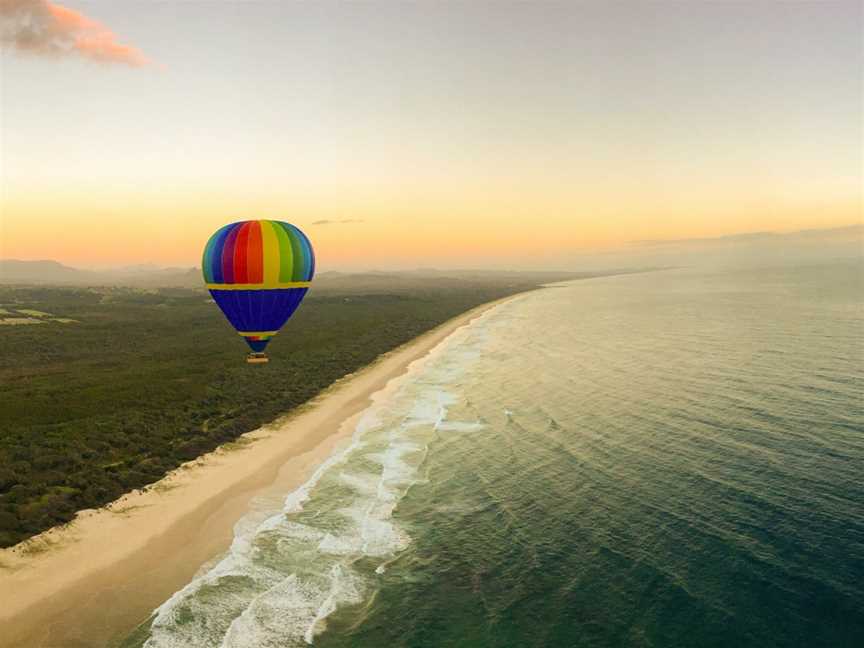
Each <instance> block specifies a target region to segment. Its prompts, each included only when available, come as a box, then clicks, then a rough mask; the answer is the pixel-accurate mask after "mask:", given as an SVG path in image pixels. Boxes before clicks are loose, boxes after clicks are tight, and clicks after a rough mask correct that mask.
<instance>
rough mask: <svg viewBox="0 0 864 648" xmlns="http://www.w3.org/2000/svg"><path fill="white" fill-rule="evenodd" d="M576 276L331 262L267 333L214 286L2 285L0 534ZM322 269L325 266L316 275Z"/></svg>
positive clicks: (8, 540) (172, 462)
mask: <svg viewBox="0 0 864 648" xmlns="http://www.w3.org/2000/svg"><path fill="white" fill-rule="evenodd" d="M565 278H574V275H572V274H571V275H542V276H541V275H535V276H529V275H513V274H507V275H491V274H490V275H465V276H462V277H457V278H454V277H443V276H412V275H410V274H405V275H392V276H390V275H378V274H370V275H364V276H355V277H346V276H344V275H336V276H333V277H330V278H326V277H325V278H322V280H321V281H320V286H319V284H318V283H316V287H315V289H313V290H312V291H311V292H310V294H309V296H308V297H307V299H306V301H305V302H304V303H303V305H302V306H301V308H300V309H299V311H298V312H297V313H296V315H295V316H294V318H293V319H292V320H291V321H290V322H289V323H288V324H287V325H286V327H285V328H284V329H283V331H282V333H280V335H279V336H277V337H276V338H275V340H274V342H273V343H272V344H271V345H270V347H269V348H268V353H269V355H270V356H271V359H272V361H271V362H270V364H269V365H263V366H250V365H247V364H246V363H245V362H244V356H245V353H246V351H247V349H246V347H245V344H244V343H243V340H242V339H241V338H240V337H239V336H237V335H236V333H235V332H234V331H233V329H232V328H231V327H230V326H229V325H228V323H227V322H226V321H225V320H224V318H223V317H222V315H221V313H220V312H219V310H218V308H216V307H215V305H214V304H213V303H210V299H209V294H208V293H206V292H205V291H204V290H203V289H201V290H198V289H188V288H159V289H141V288H138V289H134V288H123V287H98V288H93V287H90V288H86V287H44V286H41V287H32V286H31V287H26V286H5V287H0V308H3V309H6V311H7V312H8V313H9V314H10V315H13V314H20V313H24V312H26V311H31V312H35V311H39V312H42V313H50V314H51V316H52V318H54V319H56V320H58V321H50V320H49V319H48V318H46V317H45V316H44V315H40V316H35V317H40V318H41V319H42V321H41V323H40V324H39V325H38V326H36V325H31V326H4V327H0V384H2V389H0V546H10V545H13V544H15V543H18V542H20V541H22V540H24V539H26V538H28V537H30V536H32V535H34V534H37V533H39V532H40V531H43V530H45V529H47V528H49V527H51V526H54V525H57V524H62V523H65V522H68V521H70V520H71V519H72V518H73V517H74V515H75V512H76V511H79V510H81V509H87V508H95V507H99V506H102V505H105V504H106V503H108V502H110V501H112V500H113V499H115V498H117V497H118V496H119V495H121V494H122V493H124V492H127V491H129V490H132V489H135V488H141V487H145V486H146V485H148V484H152V483H153V482H155V481H157V480H158V479H160V478H161V477H162V476H164V475H165V473H166V472H168V471H170V470H171V469H173V468H176V467H177V466H179V465H180V464H181V463H183V462H185V461H189V460H191V459H194V458H196V457H198V456H200V455H202V454H204V453H206V452H208V451H211V450H213V449H214V448H216V447H217V446H218V445H220V444H222V443H225V442H228V441H231V440H234V439H236V438H237V437H238V436H239V435H241V434H243V433H244V432H248V431H250V430H253V429H255V428H257V427H259V426H261V425H262V424H265V423H267V422H270V421H272V420H274V419H275V418H276V417H278V416H279V415H281V414H284V413H286V412H288V411H289V410H291V409H292V408H294V407H296V406H298V405H300V404H302V403H304V402H306V401H308V400H309V399H310V398H312V397H314V396H315V395H316V394H318V393H319V392H320V391H321V390H322V389H324V388H326V387H327V386H328V385H330V384H332V383H333V382H334V381H335V380H337V379H339V378H341V377H342V376H344V375H346V374H348V373H351V372H353V371H355V370H357V369H359V368H361V367H363V366H364V365H366V364H368V363H369V362H371V361H372V360H374V359H375V358H376V357H377V356H379V355H380V354H382V353H385V352H387V351H389V350H391V349H393V348H395V347H397V346H399V345H400V344H403V343H405V342H407V341H409V340H411V339H412V338H414V337H416V336H417V335H419V334H421V333H423V332H424V331H427V330H429V329H431V328H433V327H435V326H436V325H438V324H440V323H442V322H444V321H446V320H447V319H449V318H451V317H453V316H455V315H457V314H459V313H462V312H464V311H466V310H468V309H470V308H472V307H474V306H477V305H479V304H482V303H484V302H488V301H490V300H493V299H496V298H500V297H504V296H507V295H511V294H514V293H517V292H521V291H525V290H530V289H532V288H535V287H537V286H538V285H540V284H541V283H544V282H548V281H552V280H556V279H565ZM316 282H317V280H316Z"/></svg>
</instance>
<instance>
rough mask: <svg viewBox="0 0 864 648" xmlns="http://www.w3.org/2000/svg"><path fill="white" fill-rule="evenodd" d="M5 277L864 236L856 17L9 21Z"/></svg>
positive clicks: (837, 7) (417, 261) (639, 9)
mask: <svg viewBox="0 0 864 648" xmlns="http://www.w3.org/2000/svg"><path fill="white" fill-rule="evenodd" d="M0 14H2V15H0V18H2V20H3V22H4V26H3V32H2V33H3V41H4V51H3V55H2V56H3V59H2V78H0V83H2V86H0V93H2V122H0V138H2V139H0V155H2V157H0V165H2V174H0V183H2V185H0V187H2V196H0V200H2V203H0V207H2V213H0V258H17V259H55V260H58V261H61V262H64V263H67V264H69V265H74V266H79V267H99V266H112V265H131V264H138V263H144V262H154V263H157V264H160V265H197V264H198V263H199V262H200V254H201V249H202V247H203V245H204V243H205V242H206V240H207V238H208V237H209V235H210V234H211V233H212V232H213V231H214V230H215V229H216V228H218V227H219V226H221V225H223V224H225V223H227V222H231V221H235V220H242V219H246V218H272V219H280V220H287V221H289V222H292V223H294V224H296V225H298V226H299V227H301V228H303V229H304V230H305V231H306V232H307V234H308V235H309V237H310V238H311V239H312V241H313V244H314V245H315V246H316V249H317V252H318V256H319V262H320V266H319V267H321V268H322V269H346V268H369V267H375V268H390V267H394V268H395V267H418V266H424V267H430V266H437V267H452V266H459V267H517V268H518V267H556V268H563V267H566V266H567V264H568V260H570V259H573V258H576V257H578V256H579V255H580V254H583V253H585V252H586V251H591V250H598V249H606V248H610V247H615V246H619V245H623V244H626V243H628V242H630V241H634V240H644V239H670V238H688V237H706V236H716V235H723V234H732V233H738V232H747V231H754V230H780V231H790V230H796V229H803V228H816V227H833V226H841V225H848V224H852V223H855V222H860V220H861V208H862V203H861V191H862V122H861V116H862V45H861V29H862V13H861V8H860V4H859V3H858V2H812V3H806V2H795V3H791V2H789V3H787V2H756V1H749V2H722V3H719V2H718V3H707V2H674V3H673V2H669V3H659V2H658V3H649V2H629V3H608V2H596V3H591V2H582V3H577V2H565V3H560V4H551V3H542V4H541V3H520V4H510V3H502V2H494V3H481V2H465V3H448V4H443V3H432V2H425V3H418V4H401V3H396V2H380V3H373V4H363V5H360V4H350V5H349V4H341V5H340V4H330V3H304V4H295V3H289V2H269V3H267V2H228V1H216V0H213V1H209V2H205V1H202V2H147V1H143V0H142V1H120V0H113V1H110V2H109V1H105V2H81V1H79V0H67V1H65V2H63V3H62V6H61V5H58V4H53V3H50V2H47V1H44V0H43V1H40V0H0Z"/></svg>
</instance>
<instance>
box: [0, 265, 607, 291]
mask: <svg viewBox="0 0 864 648" xmlns="http://www.w3.org/2000/svg"><path fill="white" fill-rule="evenodd" d="M617 272H621V271H615V270H611V271H609V270H607V271H604V273H603V274H616V273H617ZM596 274H597V273H595V272H588V273H586V272H531V271H526V272H506V271H497V270H435V269H419V270H409V271H401V272H395V271H393V272H382V271H369V272H356V273H346V272H334V271H328V272H322V273H320V274H318V275H316V277H315V289H316V292H363V291H369V292H380V291H381V290H384V289H386V290H388V291H391V292H392V291H396V292H399V291H400V290H413V289H418V288H421V289H422V288H423V287H424V286H428V285H433V284H434V285H440V284H441V283H442V282H443V283H447V282H452V283H453V284H454V285H457V284H462V283H464V282H465V281H486V282H489V281H492V282H495V283H498V284H508V283H514V282H516V283H518V282H522V283H524V282H525V281H531V282H538V283H547V282H553V281H561V280H562V279H579V278H583V277H586V276H594V275H596ZM0 284H34V285H47V284H52V285H70V286H128V287H133V288H203V282H202V279H201V270H200V269H199V268H159V267H158V266H154V265H150V264H144V265H139V266H131V267H127V268H118V269H114V270H110V271H93V270H79V269H77V268H71V267H69V266H65V265H63V264H61V263H57V262H56V261H18V260H12V259H9V260H0Z"/></svg>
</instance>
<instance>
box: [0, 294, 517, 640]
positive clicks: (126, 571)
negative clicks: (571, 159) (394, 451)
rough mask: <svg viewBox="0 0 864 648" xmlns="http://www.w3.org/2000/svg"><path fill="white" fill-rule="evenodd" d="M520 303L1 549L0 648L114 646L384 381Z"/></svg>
mask: <svg viewBox="0 0 864 648" xmlns="http://www.w3.org/2000/svg"><path fill="white" fill-rule="evenodd" d="M527 292H532V291H527ZM526 294H527V293H526V292H522V293H517V294H515V295H509V296H507V297H504V298H501V299H498V300H495V301H492V302H487V303H486V304H481V305H480V306H477V307H475V308H473V309H471V310H468V311H466V312H464V313H462V314H461V315H457V316H456V317H454V318H452V319H450V320H448V321H447V322H444V323H443V324H441V325H439V326H437V327H436V328H434V329H431V330H430V331H427V332H426V333H423V334H421V335H420V336H418V337H417V338H414V339H413V340H411V341H410V342H408V343H406V344H403V345H402V346H400V347H397V348H395V349H394V350H392V351H390V352H388V353H385V354H383V355H382V356H379V357H378V358H377V359H376V360H375V361H374V362H372V363H371V364H369V365H367V366H366V367H364V368H362V369H360V370H358V371H357V372H355V373H353V374H348V375H346V376H344V377H343V378H341V379H339V380H338V381H337V382H336V383H334V384H333V385H331V386H330V387H329V388H327V389H326V390H325V391H324V392H322V393H321V394H319V395H318V396H316V397H315V398H314V399H312V400H311V401H308V402H307V403H305V404H303V405H301V406H299V407H297V408H296V409H294V410H293V411H291V412H290V413H288V414H286V415H284V416H282V417H280V418H279V419H277V420H276V421H274V422H272V423H270V424H268V425H266V426H263V427H261V428H259V429H257V430H254V431H252V432H247V433H245V434H243V435H241V436H240V437H238V439H237V440H236V441H233V442H230V443H227V444H224V445H222V446H220V447H219V448H217V449H216V450H214V451H213V452H210V453H208V454H206V455H202V456H201V457H198V458H197V459H194V460H192V461H190V462H187V463H186V464H183V465H182V466H180V467H179V468H177V469H175V470H173V471H172V472H170V473H169V474H168V475H166V476H165V477H164V478H163V479H161V480H160V481H158V482H156V483H154V484H151V485H150V486H149V487H147V488H146V490H145V489H142V490H137V491H132V492H130V493H127V494H125V495H123V496H121V497H120V498H119V499H117V500H115V501H114V502H112V503H110V504H109V505H107V506H106V507H104V508H101V509H98V510H87V511H80V512H79V513H78V515H77V516H76V518H75V520H73V521H72V522H71V523H69V524H67V525H63V526H61V527H54V528H52V529H49V530H47V531H45V532H43V533H41V534H39V535H38V536H34V537H33V538H30V539H29V540H26V541H24V542H22V543H20V544H18V545H15V546H14V547H9V548H6V549H0V626H2V627H3V633H2V636H0V647H2V648H5V647H6V646H9V647H10V648H11V647H12V646H24V645H26V646H28V647H31V648H53V647H55V646H56V647H59V646H63V647H64V648H72V647H78V646H80V647H82V648H83V647H93V646H106V645H113V643H112V641H116V640H118V639H119V638H122V637H123V636H125V635H126V634H128V633H129V632H131V631H133V630H134V628H135V627H136V626H137V625H139V624H140V623H142V622H144V621H146V620H147V619H148V618H149V616H150V613H151V612H152V611H153V609H154V608H156V607H157V606H158V605H160V604H161V603H162V602H163V601H164V600H166V599H167V598H168V597H169V596H171V594H173V593H174V592H175V591H177V590H178V589H180V588H181V587H182V586H183V585H185V584H186V583H188V582H189V581H190V580H191V579H192V577H193V576H194V575H195V573H196V572H197V571H198V570H199V569H200V568H201V567H202V566H203V565H205V564H206V563H207V562H209V561H210V560H212V559H213V558H215V557H216V556H218V555H220V554H222V553H223V552H224V551H225V550H227V549H228V547H229V546H230V544H231V541H232V539H233V537H234V525H235V524H236V522H237V521H238V520H239V519H240V518H241V517H242V516H243V515H244V514H245V513H246V512H247V511H248V510H249V505H250V502H251V501H252V500H253V499H254V498H259V497H260V498H268V497H272V498H277V497H284V496H285V495H287V494H288V493H289V492H291V491H292V490H294V489H296V488H297V487H299V486H300V485H302V484H303V483H304V482H305V481H306V479H307V478H308V477H309V475H310V474H311V473H312V471H314V469H315V468H316V467H317V466H318V465H319V464H320V463H321V462H322V461H323V460H324V459H326V458H327V457H328V456H330V455H331V454H332V453H333V452H335V451H336V450H338V449H339V447H340V445H342V444H344V443H346V442H347V441H348V440H350V437H351V436H352V434H353V431H354V427H355V425H356V422H357V420H358V419H359V417H360V415H361V413H362V412H363V411H364V410H366V409H367V408H368V407H369V405H370V404H372V403H373V402H374V397H375V396H376V395H377V394H380V393H381V392H383V391H385V390H386V389H387V387H388V384H389V383H390V382H391V381H393V379H396V378H398V377H400V376H402V375H404V374H405V373H406V372H407V371H408V370H409V367H410V365H411V364H412V363H414V362H415V361H418V360H420V359H422V358H424V357H426V356H428V355H429V353H430V352H431V351H432V350H433V349H434V348H435V347H437V346H438V345H439V344H440V343H441V342H442V341H444V340H445V339H446V338H447V337H449V336H450V335H451V334H452V333H454V332H455V331H456V330H457V329H460V328H462V327H463V326H466V325H468V324H470V323H471V322H472V321H473V320H474V319H476V318H478V317H480V316H482V315H483V314H485V313H486V312H488V311H490V310H491V309H493V308H494V307H496V306H498V305H499V304H502V303H504V302H507V301H510V300H513V299H516V298H520V297H524V296H525V295H526ZM4 593H5V594H4ZM13 593H14V594H13Z"/></svg>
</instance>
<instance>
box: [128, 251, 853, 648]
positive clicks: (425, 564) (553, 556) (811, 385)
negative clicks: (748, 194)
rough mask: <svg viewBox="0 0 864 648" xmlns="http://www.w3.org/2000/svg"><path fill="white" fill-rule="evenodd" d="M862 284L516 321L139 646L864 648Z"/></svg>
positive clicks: (244, 525)
mask: <svg viewBox="0 0 864 648" xmlns="http://www.w3.org/2000/svg"><path fill="white" fill-rule="evenodd" d="M862 270H864V266H862V264H861V263H860V262H859V261H850V262H838V263H834V264H826V265H818V266H811V267H800V268H770V269H746V270H734V271H733V270H722V271H720V270H713V271H704V270H698V271H697V270H693V269H683V270H670V271H663V272H655V273H646V274H639V275H627V276H617V277H607V278H599V279H592V280H587V281H576V282H570V283H566V284H558V285H555V286H552V287H549V288H547V289H544V290H540V291H536V292H532V293H529V294H526V295H522V296H520V297H517V298H516V299H513V300H511V301H509V302H507V303H505V304H503V305H501V306H498V307H496V308H495V309H493V310H491V311H489V312H487V313H486V314H485V315H483V316H482V317H481V318H479V319H477V320H475V321H474V322H473V323H472V324H471V325H470V326H468V327H465V328H463V329H461V330H459V331H458V332H457V333H455V334H454V335H452V336H451V337H450V338H448V339H447V340H446V341H445V342H444V343H443V344H442V345H441V346H440V347H439V348H437V349H436V350H435V351H434V352H433V353H432V354H431V355H430V356H428V357H426V358H424V359H423V360H422V361H420V362H418V363H415V365H413V366H412V368H411V369H410V371H409V372H408V373H407V374H406V375H405V376H403V377H402V378H400V379H398V380H397V381H395V382H394V383H392V384H391V385H390V386H389V387H388V389H387V390H385V391H384V392H382V393H380V394H379V395H378V396H377V397H376V401H375V403H374V405H373V406H372V407H370V409H369V410H367V412H365V413H364V415H363V417H362V420H361V421H360V423H359V424H358V428H357V431H356V433H355V436H354V440H353V442H352V443H351V445H350V446H348V447H347V448H344V449H342V450H341V451H340V452H339V453H337V454H336V455H334V456H333V457H331V458H330V459H329V460H328V461H327V462H325V463H324V464H323V465H322V466H321V467H320V468H319V469H318V471H317V472H316V473H315V474H314V475H313V476H312V478H311V479H310V481H309V482H307V484H305V485H304V486H303V487H302V488H301V489H299V490H298V491H296V492H294V493H290V494H286V498H285V499H284V501H280V502H277V503H274V502H263V501H262V502H258V503H257V504H256V506H255V507H254V509H253V510H251V511H250V512H249V514H248V515H247V516H246V517H245V518H244V519H243V520H241V521H240V523H238V526H237V529H236V536H235V541H234V545H233V546H232V548H231V550H230V551H229V552H228V553H227V554H226V555H225V556H223V557H221V558H220V559H219V560H218V561H215V562H214V563H213V564H211V565H207V566H206V567H205V568H203V569H202V570H201V571H200V572H199V574H198V575H197V576H196V578H195V580H194V581H192V582H191V583H190V584H189V585H187V586H186V587H185V588H184V589H183V590H181V591H179V592H177V593H176V594H175V595H174V596H173V597H172V598H171V599H170V600H168V601H166V602H165V603H164V604H163V605H162V606H161V607H160V608H159V609H158V610H156V611H155V612H154V616H153V617H152V618H151V619H150V620H149V621H148V622H147V623H146V624H145V625H144V626H142V627H141V628H139V629H138V630H137V631H136V633H135V634H134V635H133V636H132V637H130V638H129V640H128V641H127V643H126V645H127V646H142V645H144V646H147V647H149V648H156V647H160V648H161V647H175V646H183V647H198V646H201V647H204V646H206V647H208V648H212V647H217V646H225V647H226V648H227V647H232V648H239V647H253V646H254V647H261V648H264V647H266V648H271V647H283V646H284V647H288V646H305V645H309V644H310V643H311V644H314V645H315V646H320V647H322V648H336V647H339V648H342V647H349V646H350V647H352V648H355V647H357V648H366V647H369V648H382V647H390V646H393V647H406V648H407V647H425V646H429V647H437V646H459V647H462V646H464V647H473V646H478V647H481V646H500V647H511V646H512V647H523V646H537V647H540V646H543V647H545V646H551V647H558V646H562V647H569V646H573V647H577V646H580V647H581V646H598V647H599V646H669V647H675V646H734V647H738V646H741V647H749V646H753V647H759V648H763V647H769V646H790V647H791V646H796V647H797V646H800V647H815V646H826V647H842V646H849V647H852V646H858V647H860V646H864V584H862V578H864V297H862V296H864V274H862Z"/></svg>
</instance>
